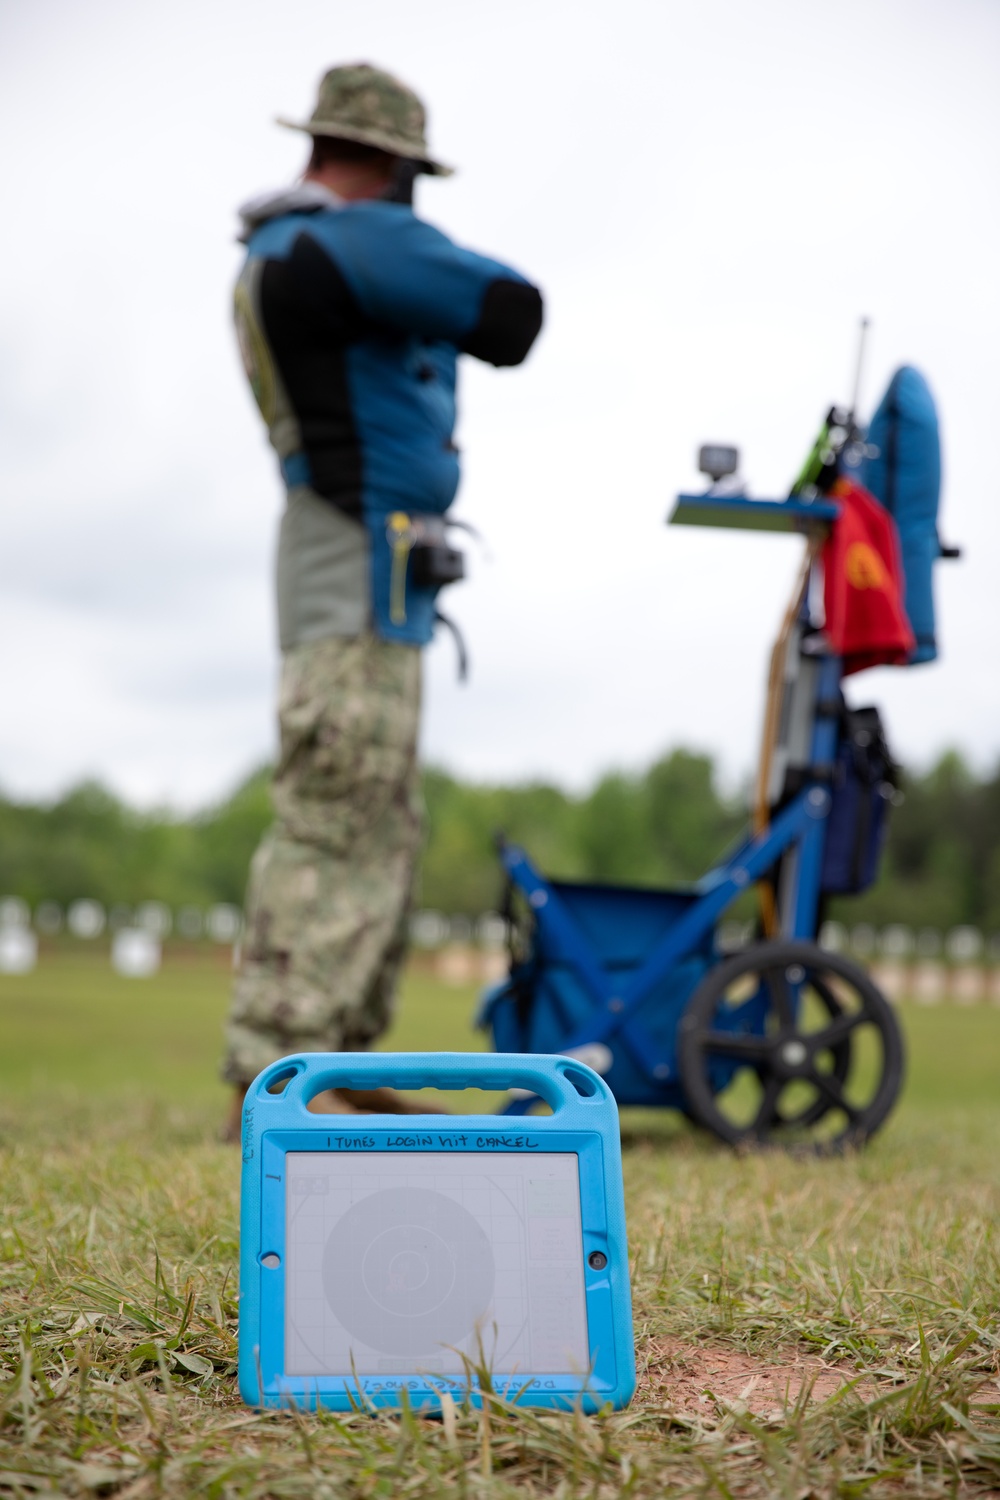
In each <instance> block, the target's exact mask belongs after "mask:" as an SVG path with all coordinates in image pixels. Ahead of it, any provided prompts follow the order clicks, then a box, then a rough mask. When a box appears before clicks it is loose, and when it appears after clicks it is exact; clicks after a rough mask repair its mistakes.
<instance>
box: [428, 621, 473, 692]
mask: <svg viewBox="0 0 1000 1500" xmlns="http://www.w3.org/2000/svg"><path fill="white" fill-rule="evenodd" d="M434 618H435V620H437V622H438V624H439V625H443V626H444V627H445V629H446V630H450V631H451V634H452V638H453V639H454V642H455V650H456V651H457V652H458V680H459V682H467V681H468V680H469V653H468V652H467V651H466V649H465V637H464V635H463V634H462V632H461V631H460V630H459V628H458V626H457V625H456V624H455V621H454V620H453V619H452V618H451V616H450V615H445V614H442V613H441V611H440V610H439V609H436V610H435V611H434Z"/></svg>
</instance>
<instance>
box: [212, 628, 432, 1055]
mask: <svg viewBox="0 0 1000 1500" xmlns="http://www.w3.org/2000/svg"><path fill="white" fill-rule="evenodd" d="M278 717H279V724H280V730H281V749H280V756H279V761H278V766H277V770H276V771H275V776H274V784H273V792H272V795H273V801H274V810H275V822H274V825H273V827H272V828H271V829H270V831H269V832H268V834H267V835H266V836H265V838H264V840H263V842H262V843H261V845H260V847H259V849H258V850H257V852H256V854H255V855H254V858H253V862H252V864H251V866H250V884H249V892H248V898H247V930H246V934H245V937H244V942H243V951H242V954H241V958H240V963H239V968H238V970H237V974H236V980H235V985H234V990H233V999H232V1005H231V1008H230V1013H229V1020H228V1023H227V1026H226V1056H225V1060H224V1063H223V1068H222V1073H223V1077H224V1078H226V1079H227V1080H228V1081H229V1082H230V1083H235V1084H247V1083H249V1082H250V1081H251V1080H252V1079H253V1078H255V1077H256V1075H257V1074H258V1073H259V1072H260V1070H261V1068H263V1067H265V1066H266V1065H267V1064H268V1063H271V1062H273V1061H274V1060H275V1059H276V1058H278V1057H283V1056H284V1055H285V1054H287V1053H289V1052H301V1051H307V1052H327V1051H330V1052H337V1051H359V1050H361V1049H363V1048H366V1047H368V1046H369V1045H370V1044H371V1042H372V1041H374V1039H375V1038H376V1037H377V1036H379V1034H380V1033H381V1032H382V1031H384V1030H385V1028H386V1027H387V1026H388V1024H389V1021H390V1020H391V1018H392V1013H393V1006H394V1001H395V988H396V980H397V977H398V973H399V967H400V963H401V960H402V957H403V953H404V949H405V943H406V921H407V915H408V912H409V905H410V893H411V889H412V886H413V877H414V871H415V867H416V862H417V857H418V855H419V852H420V844H421V836H422V831H423V830H422V804H421V798H420V785H419V775H418V767H417V731H418V728H419V720H420V652H419V650H416V649H415V648H413V647H412V646H400V645H397V644H395V643H392V642H388V641H383V640H380V639H378V638H377V637H375V636H372V635H363V636H352V637H346V638H345V637H339V636H337V637H328V638H326V639H324V640H319V641H310V642H306V643H305V644H303V645H299V646H295V647H293V648H292V650H290V651H289V652H288V653H287V655H286V656H285V659H284V665H283V669H282V676H281V689H280V701H279V711H278Z"/></svg>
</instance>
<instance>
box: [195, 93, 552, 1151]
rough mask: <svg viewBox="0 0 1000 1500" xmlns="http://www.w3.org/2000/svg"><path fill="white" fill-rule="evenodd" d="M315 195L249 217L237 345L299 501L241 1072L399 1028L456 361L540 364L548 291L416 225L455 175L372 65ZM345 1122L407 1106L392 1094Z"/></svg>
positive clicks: (420, 116) (256, 876) (254, 892)
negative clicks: (429, 182) (423, 193)
mask: <svg viewBox="0 0 1000 1500" xmlns="http://www.w3.org/2000/svg"><path fill="white" fill-rule="evenodd" d="M279 123H281V124H283V125H287V126H289V127H290V128H291V129H294V130H301V131H304V132H305V133H306V134H307V135H309V136H310V137H311V138H312V153H311V155H310V158H309V163H308V166H307V168H306V171H305V174H304V176H303V178H302V180H301V181H300V182H299V183H297V184H296V185H294V186H293V187H290V188H286V189H284V190H281V191H279V192H275V193H270V194H267V195H264V196H262V197H260V198H257V199H254V200H253V201H252V202H251V203H248V204H247V205H246V206H245V207H244V208H243V210H242V216H243V221H244V235H243V238H244V240H245V242H246V245H247V260H246V264H245V266H244V268H243V271H242V273H241V275H240V278H239V281H238V282H237V286H236V294H235V311H236V327H237V333H238V336H239V344H240V350H241V353H242V356H243V362H244V365H245V367H246V372H247V376H248V378H249V381H250V384H251V387H252V390H253V394H254V397H255V398H256V401H257V404H258V406H259V408H260V411H261V415H262V416H263V418H264V421H265V422H266V424H267V427H268V433H269V436H270V440H271V443H272V445H273V447H274V449H275V451H276V452H277V455H278V459H279V462H280V466H281V473H282V477H283V479H284V483H285V486H286V489H287V502H286V506H285V510H284V514H283V516H282V520H281V530H280V537H279V542H278V562H277V588H278V627H279V637H280V645H281V651H282V656H283V660H282V674H281V686H280V700H279V710H278V715H279V727H280V752H279V757H278V764H277V768H276V770H275V775H274V784H273V799H274V810H275V822H274V825H273V827H272V828H271V830H270V832H269V833H268V834H267V836H266V837H265V838H264V840H263V842H262V843H261V845H260V847H259V849H258V850H257V852H256V854H255V855H254V859H253V863H252V866H251V872H250V888H249V894H248V903H247V933H246V938H245V942H244V949H243V954H242V958H241V962H240V966H239V971H238V973H237V976H236V981H235V987H234V992H233V999H232V1006H231V1010H230V1015H229V1021H228V1025H227V1051H226V1058H225V1062H224V1067H223V1076H224V1077H225V1078H226V1079H227V1081H228V1082H229V1083H231V1084H232V1085H233V1087H234V1090H235V1094H234V1098H233V1108H232V1113H231V1116H230V1120H229V1124H228V1127H227V1133H228V1134H229V1135H231V1136H233V1137H236V1136H238V1134H239V1124H240V1111H241V1105H242V1099H243V1095H244V1093H245V1091H246V1088H247V1085H248V1084H249V1083H250V1082H251V1081H252V1079H253V1078H254V1077H255V1076H256V1075H257V1073H258V1072H259V1071H260V1069H261V1068H263V1067H265V1066H266V1065H267V1064H268V1063H270V1062H273V1061H274V1060H275V1059H276V1058H278V1057H281V1056H282V1055H284V1054H285V1053H288V1052H293V1051H303V1050H305V1051H351V1050H359V1049H363V1048H366V1047H368V1046H369V1045H370V1044H371V1042H372V1041H373V1040H374V1039H375V1038H376V1037H378V1036H379V1035H380V1033H381V1032H382V1031H384V1030H385V1028H386V1026H387V1025H388V1023H389V1020H390V1018H391V1015H392V1007H393V1000H394V993H395V987H396V980H397V976H398V972H399V967H400V962H401V959H402V956H403V952H404V948H405V936H406V921H407V915H408V910H409V902H410V893H411V890H412V886H413V878H414V870H415V865H416V861H417V857H418V854H419V850H420V843H421V832H422V826H421V825H422V815H421V799H420V790H419V779H418V766H417V733H418V728H419V718H420V672H421V663H420V650H421V647H423V646H425V645H427V643H428V642H429V641H430V639H431V635H432V633H433V629H434V622H435V615H436V609H435V600H436V596H437V592H438V590H439V588H440V587H441V585H442V583H444V582H446V581H448V579H449V578H453V577H454V576H455V569H454V557H455V554H454V553H452V552H450V549H448V548H447V546H446V545H444V538H443V527H442V521H441V518H442V517H443V516H444V514H445V512H446V511H447V509H448V507H449V505H450V504H451V502H452V500H453V499H454V496H455V491H456V489H457V487H458V479H459V462H458V452H457V450H456V448H455V445H454V442H453V440H452V433H453V428H454V422H455V381H456V366H457V360H458V355H459V354H462V353H464V354H472V355H474V356H475V357H476V358H478V359H482V360H486V361H487V362H488V363H490V364H493V365H516V364H520V362H521V361H522V360H523V359H524V358H525V356H526V354H527V353H528V350H529V349H530V348H531V345H532V343H533V342H534V340H535V337H536V335H537V334H538V331H539V329H540V327H541V322H542V300H541V296H540V294H539V292H538V291H537V289H536V288H535V287H533V286H532V285H531V284H530V283H529V282H527V281H526V280H525V279H524V277H523V276H521V275H519V274H518V272H516V271H513V270H511V269H510V268H509V267H508V266H505V265H502V264H500V263H499V262H498V261H495V260H490V259H487V258H486V257H485V256H482V255H476V254H474V253H473V252H471V251H468V250H463V249H460V248H459V247H458V246H456V245H454V244H453V243H452V242H451V241H450V240H449V239H448V238H447V237H446V236H445V235H443V234H441V233H440V232H439V231H438V230H436V229H433V228H432V227H431V226H430V225H429V224H426V223H424V222H423V221H422V220H420V219H418V218H417V217H416V215H415V214H414V212H413V208H412V194H413V184H414V179H415V177H416V176H417V175H419V174H420V173H422V172H427V173H433V174H435V175H439V176H443V175H447V174H448V173H449V171H450V169H449V168H447V167H445V166H442V165H441V164H440V163H439V162H436V161H434V160H433V159H432V158H431V156H430V155H429V153H428V149H427V144H426V140H425V135H424V130H425V114H424V108H423V106H422V104H421V102H420V100H419V99H418V98H417V96H416V95H415V94H414V93H412V92H411V90H410V89H408V88H406V87H405V86H404V85H403V84H402V83H400V82H398V80H396V79H395V78H393V77H391V76H390V75H389V74H388V73H384V72H381V71H380V70H379V69H377V68H373V67H370V66H369V65H367V64H357V65H355V66H349V67H338V68H333V69H332V70H331V71H330V72H328V73H327V74H326V76H325V77H324V79H323V81H322V83H321V85H320V92H319V99H318V102H317V105H316V108H315V110H314V111H313V114H312V118H311V119H310V120H309V121H307V122H306V123H303V124H296V123H294V122H292V121H287V120H282V121H280V122H279ZM325 1103H326V1104H327V1105H328V1107H330V1108H341V1109H350V1108H365V1107H377V1108H379V1109H386V1108H389V1109H391V1108H397V1109H399V1108H403V1107H404V1106H403V1105H402V1104H401V1102H400V1101H398V1100H397V1099H396V1097H395V1096H394V1095H392V1094H391V1093H389V1091H387V1090H377V1091H375V1093H374V1094H357V1093H353V1092H351V1091H347V1090H343V1091H340V1096H339V1098H337V1099H328V1100H326V1101H325Z"/></svg>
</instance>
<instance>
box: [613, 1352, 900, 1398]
mask: <svg viewBox="0 0 1000 1500" xmlns="http://www.w3.org/2000/svg"><path fill="white" fill-rule="evenodd" d="M857 1379H858V1371H857V1370H856V1369H854V1368H853V1367H852V1366H851V1365H849V1364H846V1363H844V1362H841V1363H828V1362H827V1361H825V1360H822V1359H820V1358H819V1356H818V1355H803V1354H802V1353H800V1352H799V1351H797V1350H794V1349H779V1350H777V1351H776V1352H775V1355H774V1356H773V1357H772V1358H770V1359H762V1358H760V1356H758V1355H753V1354H747V1353H745V1352H744V1351H743V1350H741V1349H732V1348H729V1347H728V1346H726V1345H723V1344H684V1343H681V1342H680V1341H678V1340H674V1339H654V1340H653V1341H652V1343H651V1345H650V1350H649V1357H648V1362H647V1365H646V1369H645V1372H644V1375H643V1379H642V1385H641V1393H640V1400H641V1399H642V1398H643V1397H645V1398H646V1399H647V1400H653V1401H656V1402H657V1403H661V1404H663V1405H665V1406H667V1405H669V1406H674V1407H676V1408H677V1409H678V1410H680V1411H684V1412H689V1413H691V1414H692V1415H699V1416H705V1415H707V1414H708V1413H710V1412H712V1411H713V1410H714V1409H715V1408H716V1407H718V1406H727V1407H743V1408H745V1409H746V1410H747V1411H750V1412H753V1414H754V1415H755V1416H761V1417H772V1416H780V1415H781V1414H782V1413H784V1412H787V1411H788V1410H789V1409H790V1408H792V1407H795V1406H799V1405H801V1404H802V1403H803V1402H812V1401H826V1400H827V1399H828V1398H829V1397H830V1396H835V1395H836V1394H837V1392H838V1391H840V1390H842V1389H843V1387H844V1386H846V1385H848V1384H850V1382H851V1381H853V1380H857ZM880 1384H881V1383H880V1382H878V1381H876V1380H875V1379H874V1378H872V1377H871V1376H866V1377H864V1378H863V1379H862V1380H861V1381H860V1382H859V1384H858V1385H857V1386H856V1387H855V1390H856V1391H857V1393H858V1395H860V1396H861V1397H862V1398H867V1399H868V1400H870V1399H871V1398H872V1397H873V1396H875V1395H877V1394H878V1392H879V1388H880Z"/></svg>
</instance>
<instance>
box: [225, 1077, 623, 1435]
mask: <svg viewBox="0 0 1000 1500" xmlns="http://www.w3.org/2000/svg"><path fill="white" fill-rule="evenodd" d="M380 1086H389V1087H392V1088H402V1089H420V1088H441V1089H465V1088H475V1089H486V1090H499V1089H503V1090H506V1089H510V1088H519V1089H524V1090H528V1091H530V1092H531V1093H534V1094H537V1095H538V1096H539V1097H540V1098H541V1099H542V1100H544V1102H545V1103H546V1104H548V1105H549V1106H550V1108H551V1110H552V1113H551V1114H550V1115H528V1116H524V1117H521V1118H519V1119H517V1121H516V1122H515V1121H511V1120H507V1119H504V1118H502V1117H500V1116H497V1115H430V1114H427V1115H406V1116H400V1115H373V1114H368V1115H338V1114H313V1113H311V1112H310V1111H309V1110H308V1109H307V1107H306V1106H307V1103H308V1101H309V1100H310V1099H311V1098H313V1097H314V1096H315V1095H316V1094H317V1093H319V1092H320V1091H321V1090H323V1089H328V1088H351V1089H371V1088H375V1087H380ZM276 1089H281V1092H274V1090H276ZM577 1180H578V1182H579V1210H578V1216H577V1209H576V1207H575V1204H576V1192H575V1184H576V1182H577ZM496 1205H499V1206H500V1211H498V1210H497V1207H496ZM506 1205H509V1211H508V1209H507V1207H506ZM331 1226H332V1227H331ZM484 1226H485V1228H484ZM286 1265H287V1269H288V1280H287V1285H286ZM628 1269H629V1268H628V1245H627V1240H626V1233H625V1203H624V1194H623V1189H622V1170H621V1146H620V1140H619V1131H618V1110H617V1106H616V1104H615V1100H614V1097H613V1095H612V1094H611V1091H610V1090H609V1089H608V1087H607V1085H606V1084H605V1083H604V1081H603V1080H602V1079H601V1078H600V1076H599V1075H598V1074H597V1073H594V1072H592V1071H591V1070H590V1069H589V1068H587V1067H585V1066H584V1065H583V1064H581V1063H579V1062H577V1061H575V1060H574V1059H572V1058H568V1057H555V1056H532V1055H530V1054H483V1055H478V1054H475V1053H466V1052H443V1053H356V1052H355V1053H307V1054H301V1055H296V1056H291V1057H286V1058H282V1059H281V1060H280V1061H279V1062H276V1063H274V1064H272V1065H271V1066H270V1067H269V1068H266V1069H265V1070H264V1071H263V1072H262V1073H261V1074H260V1075H259V1076H258V1077H257V1078H256V1079H255V1080H254V1082H253V1083H252V1084H251V1086H250V1088H249V1090H248V1092H247V1096H246V1102H245V1105H244V1111H243V1175H242V1197H241V1208H240V1320H239V1383H240V1392H241V1394H242V1396H243V1399H244V1401H246V1402H247V1403H248V1404H250V1405H253V1406H291V1405H295V1406H300V1407H307V1408H312V1407H316V1406H323V1407H329V1408H332V1409H334V1410H338V1411H344V1410H348V1409H350V1408H357V1407H359V1406H360V1407H386V1406H389V1407H392V1406H398V1405H399V1404H400V1401H401V1398H402V1393H403V1392H405V1393H406V1395H407V1397H408V1399H409V1404H410V1405H411V1406H412V1407H413V1408H415V1409H425V1410H426V1409H434V1408H437V1407H439V1406H440V1399H439V1398H440V1393H441V1392H442V1391H448V1392H450V1393H451V1394H452V1395H453V1396H454V1397H455V1399H457V1400H462V1399H464V1398H468V1399H471V1400H472V1401H473V1402H474V1403H479V1401H480V1400H481V1397H480V1394H479V1392H480V1387H481V1384H482V1381H481V1376H480V1368H486V1369H488V1370H490V1371H491V1374H490V1379H491V1383H492V1386H493V1388H494V1390H497V1391H499V1392H500V1393H501V1394H503V1395H505V1396H507V1397H508V1399H511V1400H516V1401H520V1402H521V1403H523V1404H525V1405H529V1406H540V1407H555V1408H569V1407H573V1406H577V1407H580V1408H582V1409H583V1410H584V1411H595V1410H597V1409H598V1408H600V1407H601V1406H604V1405H611V1406H613V1407H622V1406H624V1405H626V1403H627V1402H628V1401H629V1399H630V1398H631V1396H632V1394H633V1392H634V1390H635V1349H634V1341H633V1333H632V1309H631V1297H630V1291H629V1274H628ZM519 1278H520V1279H519ZM522 1286H523V1288H525V1290H524V1291H523V1295H522V1294H521V1293H518V1292H517V1288H519V1287H522ZM574 1288H579V1292H578V1293H577V1292H576V1291H574ZM501 1293H504V1294H505V1295H503V1296H502V1295H501ZM512 1294H515V1295H512ZM517 1295H522V1301H518V1300H517ZM566 1299H569V1300H568V1301H567V1300H566ZM473 1322H474V1325H475V1326H474V1328H473ZM358 1329H360V1333H357V1330H358ZM510 1330H513V1332H511V1333H510V1337H508V1332H510ZM356 1333H357V1337H355V1335H356ZM571 1337H572V1338H573V1339H575V1340H576V1342H575V1344H574V1345H573V1348H574V1349H575V1351H576V1353H575V1354H574V1355H573V1357H572V1358H567V1357H563V1356H559V1358H558V1360H557V1359H556V1358H555V1357H553V1358H552V1359H551V1360H550V1363H553V1364H555V1363H558V1364H559V1366H560V1367H559V1368H556V1369H553V1368H527V1367H526V1366H525V1363H524V1359H525V1353H524V1351H529V1354H530V1356H531V1357H532V1358H534V1359H544V1357H545V1355H544V1351H546V1350H552V1349H555V1348H556V1347H557V1344H556V1343H555V1342H553V1340H559V1339H562V1340H564V1343H563V1344H559V1345H558V1347H560V1348H562V1347H568V1345H569V1341H570V1339H571ZM503 1340H505V1341H506V1347H505V1349H504V1350H503V1351H501V1349H500V1345H501V1342H502V1341H503ZM338 1341H339V1342H338ZM371 1344H374V1345H375V1346H376V1347H375V1348H374V1349H372V1348H369V1347H368V1345H371ZM359 1348H362V1349H364V1350H365V1351H366V1352H364V1353H362V1354H361V1355H359V1354H358V1349H359ZM317 1350H319V1351H320V1352H319V1353H317ZM330 1350H337V1351H340V1352H337V1353H335V1354H331V1353H330V1352H329V1351H330ZM539 1350H541V1351H543V1353H542V1354H541V1355H540V1354H539V1353H538V1351H539ZM519 1352H520V1357H517V1356H518V1354H519ZM463 1353H464V1358H463ZM348 1355H349V1357H348ZM567 1365H570V1366H571V1367H572V1368H566V1366H567ZM477 1366H478V1367H479V1368H477ZM501 1366H502V1368H501ZM332 1369H335V1370H336V1373H331V1370H332Z"/></svg>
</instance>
